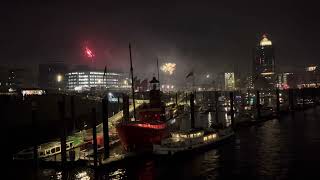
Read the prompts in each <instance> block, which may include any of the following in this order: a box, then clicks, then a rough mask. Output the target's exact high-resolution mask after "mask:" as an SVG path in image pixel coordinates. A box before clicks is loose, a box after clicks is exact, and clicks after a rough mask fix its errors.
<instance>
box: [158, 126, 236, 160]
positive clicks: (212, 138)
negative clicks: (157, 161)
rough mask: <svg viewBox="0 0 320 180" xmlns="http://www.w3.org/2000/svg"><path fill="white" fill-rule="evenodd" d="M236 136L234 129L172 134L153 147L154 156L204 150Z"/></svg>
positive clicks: (199, 130)
mask: <svg viewBox="0 0 320 180" xmlns="http://www.w3.org/2000/svg"><path fill="white" fill-rule="evenodd" d="M233 136H234V131H233V130H232V128H230V127H228V128H224V129H218V130H214V129H207V130H203V129H192V130H189V131H177V132H172V133H171V136H170V137H169V138H166V139H163V140H162V141H161V143H160V144H154V145H153V154H156V155H174V154H177V153H181V152H187V151H193V150H196V149H202V148H205V147H210V146H212V145H216V144H218V143H221V142H223V141H225V140H227V139H230V138H231V137H233Z"/></svg>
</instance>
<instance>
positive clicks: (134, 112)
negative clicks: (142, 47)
mask: <svg viewBox="0 0 320 180" xmlns="http://www.w3.org/2000/svg"><path fill="white" fill-rule="evenodd" d="M129 53H130V72H131V81H132V82H131V90H132V102H133V118H134V120H136V103H135V99H134V82H133V68H132V57H131V44H130V43H129Z"/></svg>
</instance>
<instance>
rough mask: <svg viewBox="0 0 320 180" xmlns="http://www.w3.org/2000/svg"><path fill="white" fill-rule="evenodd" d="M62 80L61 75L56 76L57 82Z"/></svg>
mask: <svg viewBox="0 0 320 180" xmlns="http://www.w3.org/2000/svg"><path fill="white" fill-rule="evenodd" d="M62 79H63V78H62V75H61V74H58V75H57V82H61V81H62Z"/></svg>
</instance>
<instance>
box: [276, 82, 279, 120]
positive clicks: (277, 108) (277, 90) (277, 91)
mask: <svg viewBox="0 0 320 180" xmlns="http://www.w3.org/2000/svg"><path fill="white" fill-rule="evenodd" d="M276 110H277V115H279V114H280V92H279V89H278V88H277V89H276Z"/></svg>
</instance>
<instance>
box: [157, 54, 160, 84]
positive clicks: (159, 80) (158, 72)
mask: <svg viewBox="0 0 320 180" xmlns="http://www.w3.org/2000/svg"><path fill="white" fill-rule="evenodd" d="M157 71H158V81H159V89H160V76H159V59H158V58H157Z"/></svg>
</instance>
